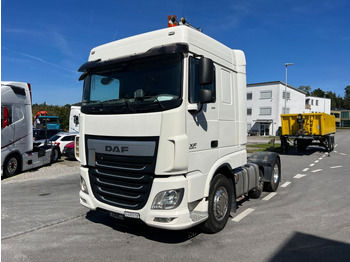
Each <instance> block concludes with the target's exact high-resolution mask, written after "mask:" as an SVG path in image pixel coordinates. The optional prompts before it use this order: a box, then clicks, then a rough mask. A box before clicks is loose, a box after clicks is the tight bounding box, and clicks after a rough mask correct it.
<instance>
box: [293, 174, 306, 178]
mask: <svg viewBox="0 0 350 262" xmlns="http://www.w3.org/2000/svg"><path fill="white" fill-rule="evenodd" d="M304 176H306V174H297V175H295V176H294V177H293V178H302V177H304Z"/></svg>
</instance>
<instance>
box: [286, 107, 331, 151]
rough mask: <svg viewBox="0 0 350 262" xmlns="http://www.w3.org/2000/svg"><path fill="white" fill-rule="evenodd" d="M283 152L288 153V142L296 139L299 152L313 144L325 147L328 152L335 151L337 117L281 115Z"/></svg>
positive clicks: (310, 114)
mask: <svg viewBox="0 0 350 262" xmlns="http://www.w3.org/2000/svg"><path fill="white" fill-rule="evenodd" d="M281 120H282V130H281V151H282V152H288V145H289V144H288V140H289V139H294V144H296V145H297V148H298V150H299V151H303V150H305V149H306V148H307V147H308V146H309V145H311V144H315V143H316V144H319V145H321V146H324V147H325V148H326V150H327V151H328V152H331V151H332V150H333V149H334V135H333V134H335V132H336V128H335V117H334V116H333V115H329V114H325V113H305V114H283V115H281Z"/></svg>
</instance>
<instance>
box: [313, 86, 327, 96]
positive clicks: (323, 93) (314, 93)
mask: <svg viewBox="0 0 350 262" xmlns="http://www.w3.org/2000/svg"><path fill="white" fill-rule="evenodd" d="M324 95H325V92H324V91H323V90H322V89H321V88H317V89H315V90H314V91H312V92H311V96H316V97H324Z"/></svg>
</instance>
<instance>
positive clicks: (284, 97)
mask: <svg viewBox="0 0 350 262" xmlns="http://www.w3.org/2000/svg"><path fill="white" fill-rule="evenodd" d="M283 99H286V91H283ZM287 99H290V92H287Z"/></svg>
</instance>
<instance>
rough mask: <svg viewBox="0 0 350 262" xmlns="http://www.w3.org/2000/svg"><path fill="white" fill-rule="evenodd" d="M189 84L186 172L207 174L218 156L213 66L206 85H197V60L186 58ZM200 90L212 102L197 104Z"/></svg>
mask: <svg viewBox="0 0 350 262" xmlns="http://www.w3.org/2000/svg"><path fill="white" fill-rule="evenodd" d="M188 70H189V83H188V99H187V110H186V123H187V124H186V133H187V136H188V141H189V168H188V170H189V172H191V171H195V170H196V171H200V172H201V173H208V172H209V169H210V167H211V166H212V165H213V163H214V162H215V161H216V159H218V156H219V150H218V142H219V141H218V139H219V122H218V103H217V100H216V95H217V94H216V88H215V87H216V84H215V78H216V77H215V66H214V67H213V69H212V74H213V81H212V83H211V84H208V85H200V84H199V59H198V58H194V57H189V68H188ZM200 89H207V90H210V91H211V92H212V95H213V98H214V99H213V101H211V102H209V103H206V104H203V105H202V106H203V107H202V108H201V105H200V103H199V93H200Z"/></svg>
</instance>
